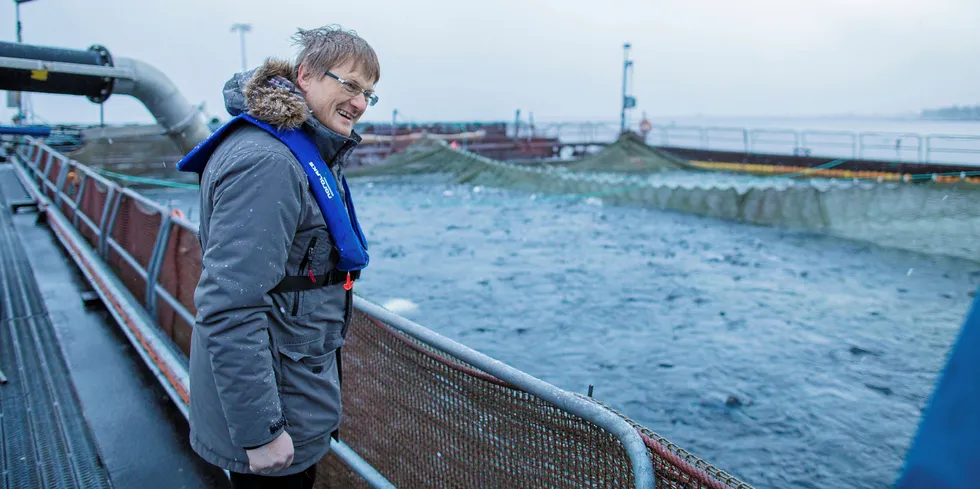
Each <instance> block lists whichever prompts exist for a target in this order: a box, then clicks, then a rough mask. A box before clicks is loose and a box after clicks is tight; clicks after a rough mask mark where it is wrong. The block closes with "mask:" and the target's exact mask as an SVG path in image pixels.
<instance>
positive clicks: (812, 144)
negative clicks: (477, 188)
mask: <svg viewBox="0 0 980 489" xmlns="http://www.w3.org/2000/svg"><path fill="white" fill-rule="evenodd" d="M535 126H536V131H537V132H538V133H540V134H548V135H552V133H553V137H556V138H559V139H562V138H565V139H567V140H568V141H569V142H574V143H578V144H608V143H610V142H612V141H613V140H615V138H616V135H617V134H618V124H614V123H604V122H585V123H582V122H551V123H549V122H543V123H540V122H539V123H536V124H535ZM612 126H616V130H612V131H606V132H608V134H605V135H600V134H599V131H598V129H599V128H606V129H608V128H609V127H612ZM630 128H631V130H633V131H635V132H638V133H639V127H638V123H634V124H633V125H631V127H630ZM719 132H723V133H727V134H725V135H723V136H722V135H719V134H718V133H719ZM733 133H742V135H743V136H742V138H741V139H739V138H738V137H737V136H735V135H734V134H733ZM775 134H784V135H787V136H788V135H792V136H793V137H792V138H786V139H776V138H768V137H767V136H772V135H775ZM821 136H833V137H839V138H842V139H846V141H821V140H820V137H821ZM646 137H647V142H648V144H653V145H657V146H663V147H677V148H689V149H704V150H716V151H733V152H743V153H752V152H754V150H755V148H754V146H755V145H756V143H759V144H765V145H766V146H767V147H766V148H765V152H771V153H775V154H783V153H785V154H787V155H796V154H800V152H801V151H803V152H804V154H809V155H810V156H822V157H850V158H863V157H865V156H869V155H868V153H870V152H871V151H876V152H878V153H879V154H880V155H879V154H876V155H874V156H871V158H873V159H895V156H894V154H893V153H891V152H885V150H892V151H894V150H895V146H894V145H895V142H896V141H904V140H906V139H912V140H914V141H916V144H914V145H906V144H904V143H901V144H899V158H898V159H899V160H903V158H901V154H902V153H909V152H912V151H915V155H914V157H912V158H911V159H912V160H913V161H914V162H917V163H940V164H942V163H972V164H978V165H980V158H977V157H975V155H977V154H980V136H976V135H970V134H944V133H921V134H920V133H915V132H908V131H904V132H903V131H897V132H888V131H835V130H825V129H802V130H798V129H789V128H775V127H769V128H766V127H754V128H749V127H737V126H717V125H704V126H701V125H674V124H651V128H650V131H649V132H648V133H647V135H646ZM875 137H880V138H890V139H891V141H890V142H889V143H888V144H881V143H875V142H871V141H867V140H868V139H869V138H875ZM940 142H945V143H958V144H954V145H952V146H945V147H939V146H937V144H938V143H940ZM677 143H680V144H677ZM712 143H715V144H712ZM717 143H725V144H717ZM778 146H782V147H781V148H777V147H778ZM842 150H849V152H846V153H845V152H844V151H842ZM760 151H761V150H760ZM881 153H888V154H881ZM934 154H942V155H944V156H946V157H957V158H955V161H953V160H943V161H936V160H934V159H933V155H934Z"/></svg>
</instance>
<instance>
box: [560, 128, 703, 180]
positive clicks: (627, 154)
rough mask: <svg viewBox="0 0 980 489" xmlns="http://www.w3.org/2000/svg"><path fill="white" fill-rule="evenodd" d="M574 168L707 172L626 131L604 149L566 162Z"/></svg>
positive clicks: (619, 170)
mask: <svg viewBox="0 0 980 489" xmlns="http://www.w3.org/2000/svg"><path fill="white" fill-rule="evenodd" d="M565 168H568V169H569V170H571V171H582V172H602V173H638V174H649V173H656V172H662V171H676V170H691V171H705V170H703V169H700V168H697V167H695V166H694V165H691V164H690V163H688V162H687V161H685V160H683V159H680V158H678V157H676V156H673V155H669V154H667V153H665V152H663V151H660V150H658V149H656V148H651V147H650V146H647V145H646V143H644V142H643V141H642V140H640V139H639V138H638V137H636V136H634V135H632V134H630V133H623V135H621V136H620V137H619V139H618V140H616V142H614V143H613V144H610V145H609V146H606V147H605V148H603V149H602V151H600V152H598V153H596V154H594V155H589V156H587V157H585V158H583V159H581V160H578V161H575V162H573V163H570V164H568V165H565Z"/></svg>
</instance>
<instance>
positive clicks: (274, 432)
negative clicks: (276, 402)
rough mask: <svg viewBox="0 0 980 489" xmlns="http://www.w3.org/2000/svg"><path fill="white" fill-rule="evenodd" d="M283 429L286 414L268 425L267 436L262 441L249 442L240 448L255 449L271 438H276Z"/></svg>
mask: <svg viewBox="0 0 980 489" xmlns="http://www.w3.org/2000/svg"><path fill="white" fill-rule="evenodd" d="M285 429H286V416H280V417H279V420H278V421H276V422H275V423H272V424H271V425H269V437H268V438H265V439H264V440H263V441H261V442H260V443H258V444H249V445H248V446H243V447H242V448H244V449H245V450H255V449H256V448H260V447H263V446H265V445H267V444H268V443H270V442H272V441H273V440H275V439H276V438H279V435H281V434H282V432H283V431H284V430H285Z"/></svg>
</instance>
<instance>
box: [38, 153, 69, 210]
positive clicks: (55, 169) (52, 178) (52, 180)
mask: <svg viewBox="0 0 980 489" xmlns="http://www.w3.org/2000/svg"><path fill="white" fill-rule="evenodd" d="M63 161H64V160H62V159H61V158H58V157H55V156H52V157H51V163H50V166H51V170H50V171H48V183H45V184H44V187H42V188H43V189H44V195H46V196H47V197H48V198H49V199H51V200H52V201H54V199H55V197H56V196H57V184H58V175H59V174H60V173H61V165H62V162H63Z"/></svg>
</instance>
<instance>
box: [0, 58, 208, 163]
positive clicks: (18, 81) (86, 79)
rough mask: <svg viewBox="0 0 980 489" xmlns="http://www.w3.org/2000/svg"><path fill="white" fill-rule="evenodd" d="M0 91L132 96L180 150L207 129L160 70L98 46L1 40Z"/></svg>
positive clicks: (94, 97)
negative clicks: (71, 46) (75, 47)
mask: <svg viewBox="0 0 980 489" xmlns="http://www.w3.org/2000/svg"><path fill="white" fill-rule="evenodd" d="M0 90H11V91H25V92H40V93H58V94H67V95H84V96H86V97H88V99H89V100H91V101H92V102H94V103H103V102H105V101H106V100H107V99H108V98H109V97H110V96H111V95H112V94H113V93H119V94H121V95H131V96H133V97H135V98H136V99H138V100H139V101H140V102H142V103H143V105H144V106H145V107H146V108H147V110H149V111H150V113H151V114H153V117H154V118H155V119H156V121H157V123H158V124H159V125H160V127H162V128H163V131H164V133H165V134H166V135H167V136H169V137H170V139H171V140H172V141H173V142H174V143H175V144H177V146H178V147H179V148H180V149H181V151H183V152H185V153H186V152H188V151H190V150H191V149H193V148H194V146H196V145H197V144H198V143H200V142H201V141H203V140H204V139H206V138H207V137H208V136H209V135H210V134H211V131H210V129H208V126H207V124H206V123H205V121H204V116H203V115H202V114H201V112H200V111H199V110H198V109H197V107H195V106H193V105H191V104H190V102H188V101H187V99H186V98H184V96H183V94H181V93H180V90H178V89H177V87H176V86H175V85H174V84H173V82H172V81H170V79H169V78H168V77H167V75H165V74H164V73H163V72H162V71H160V70H158V69H157V68H155V67H154V66H152V65H150V64H148V63H145V62H143V61H140V60H136V59H132V58H125V57H118V58H115V59H113V57H112V56H111V55H110V54H109V51H108V50H107V49H106V48H104V47H102V46H97V45H96V46H92V47H90V48H88V49H87V50H85V51H81V50H71V49H62V48H51V47H43V46H32V45H27V44H17V43H10V42H0Z"/></svg>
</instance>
